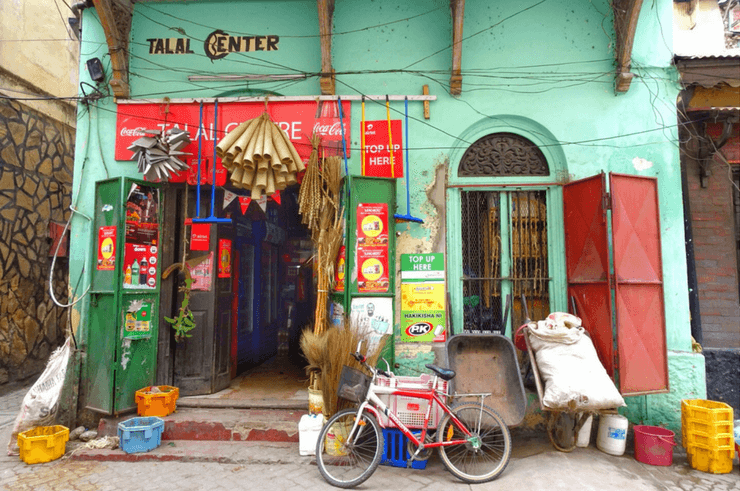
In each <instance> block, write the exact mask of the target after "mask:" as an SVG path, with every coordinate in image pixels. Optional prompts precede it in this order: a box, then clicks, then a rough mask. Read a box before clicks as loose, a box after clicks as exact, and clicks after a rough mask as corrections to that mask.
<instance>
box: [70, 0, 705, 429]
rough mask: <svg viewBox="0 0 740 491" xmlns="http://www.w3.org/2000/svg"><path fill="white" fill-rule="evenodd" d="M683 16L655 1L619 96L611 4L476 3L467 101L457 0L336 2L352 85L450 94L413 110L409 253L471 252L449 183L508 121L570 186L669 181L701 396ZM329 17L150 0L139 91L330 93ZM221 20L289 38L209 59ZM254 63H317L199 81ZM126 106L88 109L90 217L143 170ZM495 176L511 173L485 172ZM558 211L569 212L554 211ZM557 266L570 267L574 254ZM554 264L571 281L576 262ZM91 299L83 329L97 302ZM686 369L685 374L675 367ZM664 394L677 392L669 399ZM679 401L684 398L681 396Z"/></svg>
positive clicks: (347, 80) (83, 167) (677, 315)
mask: <svg viewBox="0 0 740 491" xmlns="http://www.w3.org/2000/svg"><path fill="white" fill-rule="evenodd" d="M671 18H672V2H670V1H669V0H658V1H656V2H653V3H651V4H648V5H645V6H644V7H643V10H642V13H641V15H640V20H639V23H638V29H637V33H636V36H635V44H634V50H633V72H634V73H635V74H636V76H635V79H634V80H633V82H632V86H631V88H630V90H629V92H628V93H626V94H623V95H618V96H617V95H615V94H614V88H613V87H614V53H613V47H614V44H615V35H614V30H613V19H612V14H611V7H610V4H609V2H608V0H594V1H592V2H588V3H575V4H574V3H573V2H569V1H567V0H549V1H544V2H532V3H531V4H522V3H521V2H517V1H514V0H505V1H500V2H485V1H472V0H468V2H466V10H465V26H464V38H465V39H464V42H463V55H462V60H463V94H462V95H461V96H460V97H451V96H450V95H449V69H450V66H451V61H450V60H451V49H450V44H451V39H452V36H451V20H450V13H449V2H448V1H447V0H432V1H428V2H394V1H391V0H378V1H366V0H363V1H360V0H355V1H344V2H337V3H336V8H335V12H334V24H333V29H334V37H333V66H334V69H335V70H336V72H337V80H336V90H337V93H338V94H339V95H359V94H372V95H382V94H421V92H422V86H423V85H424V84H428V85H429V87H430V92H431V94H432V95H435V96H436V97H437V100H436V101H434V102H432V103H431V119H429V120H426V119H424V117H423V112H422V110H423V108H422V104H421V103H418V102H412V103H410V104H409V118H410V120H411V121H410V124H409V133H410V142H409V144H410V145H409V146H410V167H411V172H410V182H411V190H410V191H411V192H410V194H411V206H410V212H411V213H412V214H414V215H417V216H420V217H422V218H423V219H424V224H422V225H419V224H400V225H398V228H397V231H398V232H400V236H399V237H398V240H397V253H398V254H403V253H412V252H448V256H449V254H452V253H454V251H456V250H459V247H460V242H459V239H456V238H455V237H449V236H448V230H449V226H448V225H449V223H450V221H451V220H455V216H454V215H453V214H450V210H449V209H448V205H449V203H452V202H454V200H451V197H450V194H449V193H450V192H448V191H446V190H445V182H450V183H455V182H460V180H458V178H456V177H455V176H456V168H457V164H458V163H459V160H460V158H461V157H462V154H463V152H464V151H465V150H466V149H467V148H468V147H469V146H470V145H471V144H472V143H474V142H475V140H476V139H477V138H480V137H481V136H484V135H486V134H488V133H490V132H494V131H502V130H507V131H514V132H517V133H521V134H524V135H525V136H527V137H529V138H530V139H531V140H533V141H534V142H535V143H537V144H538V145H540V146H541V148H542V150H543V151H544V152H545V154H546V156H547V158H548V160H549V162H550V165H551V167H554V168H556V169H558V172H557V173H556V174H555V175H554V176H553V177H554V178H557V179H560V180H565V179H579V178H582V177H586V176H590V175H593V174H596V173H599V172H601V171H602V170H603V171H605V172H618V173H627V174H635V175H641V176H654V177H657V178H658V183H659V195H660V210H661V234H662V238H663V245H662V248H663V268H664V278H665V305H666V312H667V313H668V315H667V316H666V330H667V344H668V349H669V365H670V370H671V384H672V385H671V386H672V389H673V392H672V394H671V396H674V395H680V394H684V393H697V394H699V396H701V393H702V390H703V382H702V383H701V384H700V383H699V381H703V379H704V370H703V364H699V363H695V364H693V365H691V366H690V367H688V366H686V365H684V364H683V363H682V362H681V360H683V359H684V357H685V356H689V357H690V358H691V359H692V360H693V359H694V358H700V356H699V357H695V356H694V355H690V354H688V353H689V352H690V349H691V343H690V341H691V339H690V325H689V308H688V296H687V289H686V266H685V264H686V262H685V253H684V235H683V219H682V216H683V213H682V210H683V208H682V201H681V184H680V172H679V170H680V169H679V155H678V145H677V132H676V110H675V100H676V96H677V94H678V89H679V86H678V83H677V77H676V72H675V70H674V69H673V67H672V66H671V64H670V62H671V52H670V48H669V47H670V46H671V45H672V39H671ZM317 19H318V17H317V14H316V3H315V2H314V1H312V0H293V1H289V0H283V1H263V2H226V1H201V2H185V3H183V2H138V3H136V4H135V8H134V17H133V25H132V30H131V36H132V39H131V43H130V51H131V56H130V70H131V77H130V82H131V93H132V96H133V97H137V98H162V97H164V96H168V97H170V98H185V97H188V98H200V97H217V96H218V97H225V96H236V95H259V94H264V93H269V94H278V95H316V94H318V93H319V92H320V90H319V79H318V76H317V74H318V72H319V71H320V49H319V37H318V21H317ZM83 27H84V28H83V45H82V50H81V51H82V52H83V53H84V55H83V56H82V64H81V75H80V78H81V80H87V81H88V82H89V79H88V78H87V74H86V73H84V72H85V69H84V62H85V61H86V60H87V59H88V58H89V57H91V56H99V57H100V58H101V59H103V60H104V64H105V66H106V71H107V73H110V61H109V60H110V58H109V57H108V56H107V54H106V46H105V38H104V35H103V33H102V30H101V28H100V23H99V21H98V20H97V18H96V15H95V12H94V10H93V9H88V10H86V11H85V12H84V26H83ZM215 29H222V30H224V31H226V32H227V33H229V34H232V35H236V34H239V35H254V34H258V35H260V34H264V35H279V36H280V41H279V49H278V51H272V52H251V53H231V54H229V55H228V56H226V57H225V58H223V59H220V60H213V61H211V60H210V59H208V58H207V57H206V56H205V55H204V53H203V42H204V40H205V39H206V37H207V36H208V34H209V33H211V32H212V31H213V30H215ZM166 37H188V38H191V49H192V50H193V51H194V54H192V55H159V56H152V55H149V47H150V44H149V42H148V41H147V39H151V38H166ZM245 73H248V74H296V73H306V79H305V80H291V81H280V82H264V81H262V82H254V81H253V82H249V83H247V82H240V83H233V82H223V81H221V82H197V83H196V82H189V81H188V78H187V77H188V76H189V75H198V74H245ZM86 89H88V88H87V87H86ZM105 90H106V89H103V92H105ZM86 91H87V92H90V91H89V90H86ZM391 106H392V107H391V111H392V117H393V118H394V119H398V118H402V117H403V111H404V109H403V103H400V102H394V103H392V105H391ZM115 110H116V106H115V104H114V102H113V101H112V99H111V98H110V97H106V98H104V99H102V100H100V101H98V102H97V103H95V104H91V105H89V106H87V105H84V104H81V105H80V113H79V121H78V142H77V148H78V149H79V150H78V152H77V158H76V164H75V180H76V181H78V182H79V180H80V179H81V180H82V186H81V188H80V191H79V193H80V200H79V203H80V205H79V207H80V210H81V211H83V212H85V213H87V214H93V213H94V212H95V211H94V210H92V209H91V207H92V203H93V197H92V192H93V184H94V181H95V180H97V179H102V178H105V177H108V176H109V175H110V176H113V175H127V176H134V175H135V174H136V171H135V165H134V164H133V163H130V162H115V161H114V160H113V147H114V137H115ZM351 116H352V124H353V127H352V141H351V142H350V144H351V147H352V148H353V150H359V145H360V136H359V121H360V117H361V107H360V104H359V103H355V104H353V107H352V115H351ZM385 117H386V112H385V105H384V104H383V103H377V102H372V101H368V102H367V103H366V118H367V119H369V120H372V119H385ZM102 161H104V162H105V166H103V165H102ZM360 166H361V163H360V153H359V151H353V152H352V157H351V159H350V162H349V168H350V172H351V173H353V174H359V172H360ZM106 169H107V173H106ZM485 182H502V181H501V180H500V179H499V180H497V179H490V180H488V181H486V180H482V179H481V180H478V181H476V183H481V184H483V183H485ZM506 182H511V183H516V182H517V181H516V180H509V181H506ZM398 203H399V211H400V212H405V211H406V208H405V188H404V184H403V182H399V186H398ZM448 215H449V216H448ZM558 216H559V215H557V213H556V215H555V216H554V217H553V219H557V218H558ZM75 220H76V221H75V222H73V231H72V246H71V247H72V252H71V270H72V272H71V277H73V278H76V277H78V275H79V274H80V271H81V269H82V268H83V266H84V267H85V270H86V271H87V274H85V280H84V281H85V282H87V281H88V275H89V268H90V267H91V252H90V245H91V241H92V238H91V230H90V225H89V224H88V223H87V222H86V221H85V220H84V219H82V218H76V219H75ZM554 228H555V229H554V230H553V234H554V236H552V239H553V241H554V243H559V244H562V240H563V239H562V229H560V230H558V229H557V227H554ZM560 254H561V255H562V254H563V252H562V250H561V251H560ZM556 262H557V264H560V263H561V262H562V257H561V258H560V259H556ZM556 270H557V271H559V272H560V274H561V276H562V272H563V271H564V270H563V268H562V266H557V268H556ZM558 282H559V283H558V284H563V278H562V277H561V278H560V279H558ZM78 291H83V288H80V289H79V290H78ZM563 295H564V290H563V291H562V292H560V293H556V297H555V302H554V304H555V305H556V306H562V308H565V307H564V305H565V304H564V297H563ZM78 309H79V310H78V312H80V313H81V321H78V322H79V324H80V329H81V330H82V331H83V332H84V326H85V318H86V316H85V310H86V303H85V301H83V302H81V303H80V304H78ZM83 338H84V336H83ZM432 348H433V347H432V346H430V345H402V344H401V343H397V355H398V356H397V358H398V361H399V363H400V364H401V370H400V371H401V372H402V373H413V371H414V370H416V369H418V368H420V367H421V366H422V365H423V363H426V362H428V361H429V360H430V359H435V358H436V359H440V358H441V357H443V354H444V353H443V350H441V349H439V348H440V347H436V348H437V349H436V350H435V351H436V354H435V353H434V352H432ZM678 371H681V374H682V375H681V377H677V373H678ZM633 399H637V402H635V401H631V402H630V410H631V411H632V409H633V407H638V406H639V404H640V401H643V402H644V400H645V398H644V397H642V398H633ZM653 399H655V400H661V401H662V400H665V401H669V400H670V398H669V397H668V396H653V397H651V398H650V400H651V401H652V400H653ZM666 405H668V406H673V404H672V403H670V402H666ZM635 411H637V410H635ZM635 414H636V413H635ZM666 418H668V416H666ZM649 419H650V420H652V419H653V415H650V418H649ZM666 420H667V421H668V419H666ZM670 421H675V418H673V419H671V420H670Z"/></svg>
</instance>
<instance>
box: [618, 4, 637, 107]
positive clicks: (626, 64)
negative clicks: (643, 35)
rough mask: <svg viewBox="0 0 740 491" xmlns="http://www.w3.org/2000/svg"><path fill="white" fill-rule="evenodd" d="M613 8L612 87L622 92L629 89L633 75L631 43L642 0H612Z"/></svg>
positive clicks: (633, 39) (633, 38)
mask: <svg viewBox="0 0 740 491" xmlns="http://www.w3.org/2000/svg"><path fill="white" fill-rule="evenodd" d="M613 9H614V31H615V32H616V33H617V49H616V55H617V75H616V80H615V87H614V88H615V91H616V92H617V93H624V92H627V91H628V90H629V88H630V83H632V79H633V78H634V76H635V75H634V73H631V72H630V67H631V65H632V45H633V43H634V41H635V30H636V29H637V20H638V19H639V18H640V10H641V9H642V0H614V2H613Z"/></svg>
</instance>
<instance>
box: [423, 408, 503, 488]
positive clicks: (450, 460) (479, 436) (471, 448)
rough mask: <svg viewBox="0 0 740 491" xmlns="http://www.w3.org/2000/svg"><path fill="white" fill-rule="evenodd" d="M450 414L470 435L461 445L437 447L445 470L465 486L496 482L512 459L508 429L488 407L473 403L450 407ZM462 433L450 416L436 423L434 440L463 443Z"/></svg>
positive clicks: (447, 415)
mask: <svg viewBox="0 0 740 491" xmlns="http://www.w3.org/2000/svg"><path fill="white" fill-rule="evenodd" d="M451 409H452V413H453V414H454V415H455V417H457V419H459V420H460V422H461V423H462V424H463V425H465V427H466V428H467V429H468V431H470V432H471V433H472V434H473V438H470V439H468V442H467V443H464V444H461V445H451V446H448V447H439V455H440V457H441V458H442V462H443V463H444V465H445V467H447V469H448V470H449V471H450V472H451V473H452V474H453V475H454V476H455V477H457V478H458V479H460V480H462V481H465V482H467V483H482V482H488V481H492V480H494V479H496V478H497V477H498V476H500V475H501V473H502V472H504V469H506V466H507V465H508V463H509V458H510V457H511V435H510V433H509V428H508V427H507V426H506V423H504V420H503V419H501V416H499V415H498V414H496V411H494V410H493V409H491V408H490V407H488V406H482V405H481V404H479V403H476V402H462V403H460V404H457V405H455V406H453V407H452V408H451ZM465 439H467V437H466V436H465V434H464V433H463V432H462V431H461V430H460V429H459V428H458V427H457V426H455V423H454V422H453V420H452V418H451V417H450V415H449V414H446V415H445V417H444V418H443V419H442V422H441V423H440V424H439V429H438V430H437V440H438V441H439V442H445V441H450V440H465Z"/></svg>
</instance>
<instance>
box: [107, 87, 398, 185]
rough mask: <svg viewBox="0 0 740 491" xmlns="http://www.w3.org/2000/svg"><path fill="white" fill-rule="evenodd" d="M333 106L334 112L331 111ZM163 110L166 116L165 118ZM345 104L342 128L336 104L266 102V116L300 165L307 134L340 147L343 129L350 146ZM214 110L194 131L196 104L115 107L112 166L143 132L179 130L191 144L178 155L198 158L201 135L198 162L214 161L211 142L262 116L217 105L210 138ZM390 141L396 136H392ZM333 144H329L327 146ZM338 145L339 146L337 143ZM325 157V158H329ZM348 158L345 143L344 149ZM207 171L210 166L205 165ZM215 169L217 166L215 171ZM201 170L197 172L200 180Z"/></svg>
mask: <svg viewBox="0 0 740 491" xmlns="http://www.w3.org/2000/svg"><path fill="white" fill-rule="evenodd" d="M332 104H334V105H335V106H337V107H336V108H332V107H331V105H332ZM165 107H167V108H168V112H167V113H166V114H165V112H164V110H165ZM350 109H351V103H350V101H342V115H343V116H344V119H343V124H342V125H340V124H339V116H338V104H336V103H332V102H328V103H322V105H321V106H319V105H318V103H317V102H315V101H275V102H269V101H268V106H267V113H268V114H269V115H270V118H271V119H272V121H274V122H275V123H276V124H277V125H278V126H280V128H282V129H283V131H285V133H286V134H287V135H288V137H289V138H290V141H291V142H293V145H294V146H295V148H296V150H297V151H298V154H299V155H300V156H301V158H303V159H304V160H306V159H308V157H309V155H310V154H311V141H310V139H311V134H312V133H313V132H314V131H316V132H317V133H318V134H320V135H321V139H322V142H323V144H324V146H326V147H328V148H331V147H337V146H339V147H341V141H342V126H343V127H344V138H345V141H347V142H350V141H351V136H350V128H351V124H350ZM213 110H214V104H211V103H209V104H206V105H204V106H203V123H202V125H201V128H200V132H199V131H198V121H199V119H200V103H197V102H188V103H169V105H168V106H165V105H164V104H149V103H146V104H119V105H118V111H117V117H116V153H115V158H116V160H131V157H132V155H133V152H131V151H130V150H128V147H129V146H131V144H132V143H133V142H134V141H136V140H137V139H138V138H140V137H142V136H144V134H143V133H142V131H143V130H168V129H170V128H181V129H184V130H186V131H188V132H189V133H190V140H191V143H190V145H188V146H187V147H185V148H183V149H182V151H184V152H190V153H192V157H191V158H194V159H196V161H197V158H198V138H199V136H201V135H202V142H201V158H203V159H205V158H208V159H211V158H213V141H214V138H216V137H217V138H218V140H221V139H222V138H223V137H224V136H226V134H228V133H229V132H230V131H231V130H233V129H234V128H236V127H237V126H238V125H239V124H240V123H242V122H244V121H246V120H248V119H252V118H256V117H258V116H259V115H260V114H262V113H263V112H264V111H265V104H264V102H224V103H220V104H219V105H218V131H217V132H214V129H213V120H214V114H213ZM394 138H395V136H394ZM332 142H333V143H332ZM337 142H338V143H337ZM330 154H331V153H330V152H329V151H327V152H326V155H330ZM347 156H349V143H348V144H347ZM209 166H210V164H209ZM217 169H218V166H217ZM204 173H205V169H204V168H202V169H201V175H203V174H204Z"/></svg>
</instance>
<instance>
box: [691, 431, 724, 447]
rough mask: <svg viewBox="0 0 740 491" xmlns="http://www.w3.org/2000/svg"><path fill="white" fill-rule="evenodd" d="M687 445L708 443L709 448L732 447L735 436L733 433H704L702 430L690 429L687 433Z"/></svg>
mask: <svg viewBox="0 0 740 491" xmlns="http://www.w3.org/2000/svg"><path fill="white" fill-rule="evenodd" d="M686 439H687V442H686V445H687V446H689V445H696V444H701V445H706V446H707V447H708V448H722V447H732V445H733V444H734V443H735V437H734V436H733V435H732V433H716V434H712V433H704V432H701V431H689V432H687V433H686Z"/></svg>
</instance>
